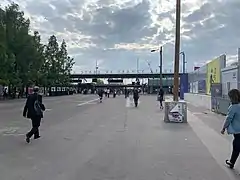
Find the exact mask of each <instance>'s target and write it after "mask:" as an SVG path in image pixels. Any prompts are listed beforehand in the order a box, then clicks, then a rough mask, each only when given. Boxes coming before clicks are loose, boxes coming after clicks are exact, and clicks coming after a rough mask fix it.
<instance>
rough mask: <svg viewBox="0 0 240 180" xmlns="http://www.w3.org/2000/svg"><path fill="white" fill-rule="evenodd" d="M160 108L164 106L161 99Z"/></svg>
mask: <svg viewBox="0 0 240 180" xmlns="http://www.w3.org/2000/svg"><path fill="white" fill-rule="evenodd" d="M160 106H161V107H162V106H163V104H162V99H160Z"/></svg>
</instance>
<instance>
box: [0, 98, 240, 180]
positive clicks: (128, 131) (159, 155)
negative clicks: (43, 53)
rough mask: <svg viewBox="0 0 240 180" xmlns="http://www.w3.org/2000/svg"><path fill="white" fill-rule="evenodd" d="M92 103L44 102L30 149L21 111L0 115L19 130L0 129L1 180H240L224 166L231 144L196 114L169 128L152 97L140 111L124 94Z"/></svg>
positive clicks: (71, 100) (0, 125) (5, 123)
mask: <svg viewBox="0 0 240 180" xmlns="http://www.w3.org/2000/svg"><path fill="white" fill-rule="evenodd" d="M95 98H96V96H80V95H78V96H74V97H68V98H63V99H61V98H59V97H58V98H56V99H54V100H53V101H51V100H49V101H48V100H46V102H45V103H46V105H47V108H49V111H48V112H46V114H45V119H44V121H43V125H42V127H41V134H42V138H41V139H39V140H35V141H32V142H31V143H30V144H26V143H25V142H24V141H23V140H24V133H25V132H26V131H27V130H28V128H29V122H28V120H25V119H23V118H21V111H20V108H21V107H22V106H20V104H19V105H15V106H18V107H15V106H12V107H14V108H13V109H14V111H13V112H11V111H9V109H8V108H5V110H0V129H4V128H6V127H15V129H17V130H16V131H12V132H11V133H6V132H4V131H1V130H0V142H1V146H0V175H1V180H33V179H34V180H79V179H81V180H113V179H114V180H187V179H194V180H204V179H206V180H219V179H221V180H235V179H239V176H238V175H236V174H237V172H236V171H235V172H233V171H230V170H229V169H228V168H226V167H225V166H224V162H223V161H224V160H225V157H226V156H227V155H228V154H229V152H230V151H228V149H226V148H225V147H227V146H229V145H230V141H228V140H227V139H225V137H223V136H221V135H220V134H219V133H218V131H217V128H216V127H215V126H214V128H216V130H214V128H213V127H211V126H209V125H208V124H206V123H205V122H204V121H202V120H201V117H198V116H197V114H196V113H195V114H194V111H193V109H189V124H166V123H164V122H163V111H161V110H159V107H158V106H157V102H156V97H154V96H142V97H140V101H141V102H140V105H139V107H138V108H127V107H126V106H125V105H126V102H125V98H124V97H123V96H120V97H119V96H117V98H115V99H113V98H109V99H105V100H104V101H103V103H101V104H100V103H97V102H95V101H92V100H94V99H95ZM87 102H89V103H87ZM80 104H82V105H80ZM19 107H20V108H19ZM19 113H20V114H19ZM2 114H4V116H2ZM19 115H20V116H19ZM206 135H209V136H206ZM206 138H207V139H206ZM223 159H224V160H223Z"/></svg>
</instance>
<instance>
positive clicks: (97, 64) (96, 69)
mask: <svg viewBox="0 0 240 180" xmlns="http://www.w3.org/2000/svg"><path fill="white" fill-rule="evenodd" d="M97 71H98V63H97V60H96V74H97Z"/></svg>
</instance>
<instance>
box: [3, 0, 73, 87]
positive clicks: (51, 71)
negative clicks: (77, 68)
mask: <svg viewBox="0 0 240 180" xmlns="http://www.w3.org/2000/svg"><path fill="white" fill-rule="evenodd" d="M29 29H30V20H29V19H26V18H24V12H22V11H20V10H19V6H18V5H17V4H15V3H12V4H10V5H9V6H7V7H6V8H5V10H3V9H1V8H0V84H1V85H8V86H10V87H12V88H16V87H28V86H31V85H39V86H54V85H61V84H65V85H67V84H69V82H70V81H69V75H70V73H71V70H72V66H73V64H74V60H73V58H71V57H69V56H68V52H67V44H66V42H65V41H64V40H63V41H62V43H61V46H60V48H59V45H58V42H57V38H56V36H54V35H52V36H51V37H50V38H49V41H48V44H47V45H44V44H42V43H41V36H40V34H39V32H37V31H35V32H34V34H33V35H30V34H29Z"/></svg>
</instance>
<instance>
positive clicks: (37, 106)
mask: <svg viewBox="0 0 240 180" xmlns="http://www.w3.org/2000/svg"><path fill="white" fill-rule="evenodd" d="M38 92H39V87H37V86H35V87H34V88H33V94H31V95H29V96H28V98H27V101H26V104H25V106H24V110H23V116H24V117H27V118H29V119H31V121H32V129H31V130H30V131H29V132H28V133H27V134H26V142H27V143H30V139H31V137H32V136H33V135H34V139H38V138H40V134H39V127H40V123H41V119H42V118H43V111H45V106H44V104H43V102H42V96H41V95H39V94H38Z"/></svg>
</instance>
